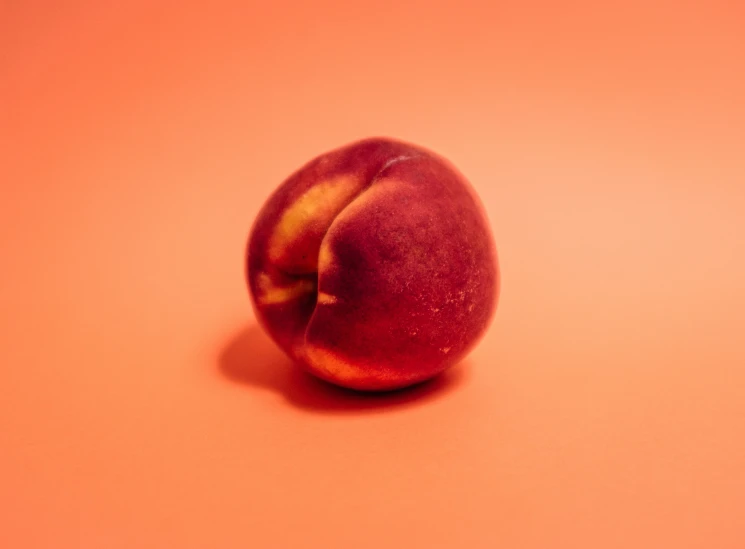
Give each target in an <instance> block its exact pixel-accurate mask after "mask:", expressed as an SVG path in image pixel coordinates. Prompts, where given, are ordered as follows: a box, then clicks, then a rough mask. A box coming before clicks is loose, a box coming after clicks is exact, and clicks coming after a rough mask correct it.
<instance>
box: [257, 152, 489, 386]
mask: <svg viewBox="0 0 745 549" xmlns="http://www.w3.org/2000/svg"><path fill="white" fill-rule="evenodd" d="M246 277H247V280H248V286H249V289H250V295H251V303H252V306H253V309H254V312H255V313H256V317H257V320H258V321H259V323H260V325H261V326H262V328H263V329H264V330H265V331H266V332H267V333H268V334H269V336H270V337H271V338H272V339H273V340H274V342H275V343H276V344H277V345H278V346H279V347H280V348H281V349H282V350H283V351H284V352H285V353H286V354H287V355H289V356H290V357H291V358H292V359H293V360H294V361H295V362H296V363H297V364H299V365H300V366H301V367H302V368H304V369H305V370H307V371H308V372H310V373H311V374H313V375H315V376H317V377H319V378H322V379H324V380H326V381H329V382H331V383H334V384H336V385H340V386H343V387H347V388H350V389H356V390H362V391H383V390H391V389H398V388H403V387H406V386H409V385H414V384H416V383H420V382H422V381H425V380H427V379H430V378H433V377H435V376H436V375H438V374H440V373H441V372H443V371H445V370H446V369H447V368H449V367H451V366H453V365H454V364H456V363H458V362H459V361H460V360H462V359H463V358H464V357H465V356H466V355H467V354H468V353H469V352H470V351H471V350H472V349H473V347H474V346H475V345H476V343H477V342H478V341H479V340H480V338H481V337H482V336H483V335H484V333H485V332H486V330H487V328H488V327H489V325H490V324H491V321H492V318H493V316H494V313H495V311H496V308H497V302H498V298H499V285H500V277H499V267H498V260H497V251H496V246H495V243H494V239H493V237H492V234H491V230H490V227H489V223H488V220H487V217H486V214H485V212H484V209H483V207H482V205H481V202H480V199H479V198H478V196H477V195H476V193H475V191H474V190H473V188H472V187H471V185H470V183H469V182H468V181H467V180H466V178H465V177H464V176H463V175H462V174H461V173H460V172H459V171H458V170H457V169H456V168H455V167H454V166H453V165H452V164H451V163H450V162H449V161H447V160H446V159H445V158H444V157H442V156H440V155H439V154H437V153H434V152H432V151H430V150H427V149H425V148H423V147H420V146H417V145H413V144H410V143H406V142H402V141H398V140H394V139H387V138H371V139H365V140H361V141H357V142H355V143H351V144H348V145H346V146H343V147H340V148H337V149H335V150H332V151H329V152H326V153H325V154H322V155H320V156H318V157H316V158H315V159H313V160H311V161H310V162H308V163H307V164H305V165H304V166H302V167H301V168H300V169H298V170H297V171H295V172H294V173H293V174H292V175H290V176H289V177H288V178H287V179H286V180H285V181H284V183H282V184H281V185H280V186H279V187H278V188H277V189H276V191H275V192H274V193H273V194H272V195H271V196H270V197H269V199H268V200H267V202H266V203H265V204H264V206H263V207H262V209H261V211H260V212H259V215H258V217H257V219H256V221H255V222H254V224H253V227H252V228H251V233H250V236H249V239H248V246H247V253H246Z"/></svg>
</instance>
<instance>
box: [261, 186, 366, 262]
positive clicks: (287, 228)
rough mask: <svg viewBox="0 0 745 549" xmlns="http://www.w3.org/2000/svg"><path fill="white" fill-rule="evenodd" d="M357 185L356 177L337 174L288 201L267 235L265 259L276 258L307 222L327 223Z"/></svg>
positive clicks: (320, 224) (349, 199) (297, 236)
mask: <svg viewBox="0 0 745 549" xmlns="http://www.w3.org/2000/svg"><path fill="white" fill-rule="evenodd" d="M361 187H362V182H361V181H360V180H359V179H358V178H356V177H354V176H351V175H340V176H337V177H334V178H332V179H329V180H328V181H324V182H322V183H318V184H317V185H314V186H313V187H311V188H310V189H308V190H307V191H306V192H305V193H304V194H302V195H301V196H300V197H299V198H298V199H297V200H296V201H295V202H294V203H292V204H290V206H289V207H288V208H287V210H286V211H285V212H284V213H283V214H282V216H281V217H280V219H279V222H278V223H277V226H276V227H275V228H274V231H273V232H272V234H271V236H270V237H269V249H268V255H269V260H270V261H274V262H276V261H280V260H281V259H282V257H283V256H284V254H285V252H286V250H287V249H288V247H289V246H291V245H292V243H293V242H295V241H296V240H298V239H299V238H300V237H301V236H302V235H303V232H304V231H307V230H308V227H309V226H321V227H328V226H329V225H330V224H331V222H332V221H333V219H334V218H335V217H336V216H337V215H338V214H339V212H341V211H342V210H343V209H344V207H345V206H346V205H347V204H348V203H349V202H350V201H351V200H352V198H354V196H355V194H357V193H358V192H359V191H360V189H361Z"/></svg>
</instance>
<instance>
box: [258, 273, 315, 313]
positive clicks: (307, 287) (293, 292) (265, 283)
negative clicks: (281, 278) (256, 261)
mask: <svg viewBox="0 0 745 549" xmlns="http://www.w3.org/2000/svg"><path fill="white" fill-rule="evenodd" d="M257 282H258V286H259V295H258V296H257V300H258V302H259V303H261V304H262V305H274V304H276V303H285V302H287V301H291V300H293V299H297V298H298V297H301V296H304V295H307V294H310V293H313V292H314V291H315V289H316V285H315V283H314V282H313V281H311V280H298V281H296V282H293V283H292V284H289V285H286V286H278V285H276V284H274V282H273V281H272V279H271V277H269V275H267V274H266V273H261V274H259V275H258V279H257Z"/></svg>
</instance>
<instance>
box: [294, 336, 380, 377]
mask: <svg viewBox="0 0 745 549" xmlns="http://www.w3.org/2000/svg"><path fill="white" fill-rule="evenodd" d="M302 355H303V357H304V358H305V361H306V362H307V363H308V365H309V366H310V367H311V368H313V369H314V370H316V371H317V372H319V373H322V374H325V375H326V376H328V377H331V378H332V379H337V380H339V381H341V382H342V383H344V382H348V383H349V382H352V383H353V382H355V381H357V380H361V379H364V378H367V377H369V376H368V375H366V374H364V373H362V372H361V371H360V368H359V366H355V365H354V364H352V363H350V362H348V361H347V360H345V359H344V358H342V357H340V356H339V355H337V354H336V353H334V352H332V351H329V350H328V349H323V348H321V347H315V346H313V345H306V346H305V347H304V348H303V350H302Z"/></svg>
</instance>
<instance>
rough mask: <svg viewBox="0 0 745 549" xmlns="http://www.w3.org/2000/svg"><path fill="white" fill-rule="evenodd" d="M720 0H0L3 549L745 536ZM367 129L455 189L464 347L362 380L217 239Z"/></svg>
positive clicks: (728, 7) (734, 221) (715, 540)
mask: <svg viewBox="0 0 745 549" xmlns="http://www.w3.org/2000/svg"><path fill="white" fill-rule="evenodd" d="M743 28H745V10H744V9H743V7H742V4H741V3H738V2H718V1H715V2H708V1H704V0H701V1H700V2H679V1H676V2H673V1H665V2H647V1H641V0H634V1H632V2H589V1H588V2H584V3H578V2H568V3H567V2H556V3H551V2H545V3H539V2H530V1H529V2H518V1H517V0H515V1H509V2H483V3H475V2H469V1H466V0H464V1H458V2H437V1H434V2H424V1H422V2H418V3H411V2H403V3H398V2H392V1H391V2H389V1H387V0H385V1H380V2H364V3H362V2H359V3H358V2H333V3H332V2H329V1H325V0H321V1H318V2H298V3H296V4H288V3H286V2H260V3H259V2H256V3H255V4H250V3H249V4H246V3H235V4H234V5H232V6H229V5H227V4H224V3H220V2H218V3H206V2H205V3H203V4H202V5H199V4H198V3H196V2H185V3H173V4H170V5H167V4H166V3H153V2H144V1H139V2H121V3H119V2H117V3H115V2H87V3H86V2H60V3H57V2H47V3H45V2H34V1H31V2H20V1H15V2H14V1H5V2H0V139H1V140H2V141H0V185H1V186H0V193H2V194H1V199H0V226H1V227H2V231H1V232H0V261H1V262H2V279H1V280H2V285H1V286H0V309H1V310H2V315H0V364H2V381H1V383H2V385H1V387H2V389H0V390H1V391H2V393H1V394H2V398H0V547H8V548H11V547H45V548H46V547H55V548H68V547H76V548H80V547H107V548H117V547H122V548H131V547H153V548H163V547H179V548H190V547H194V548H202V547H256V548H275V547H276V548H287V547H305V548H316V547H318V548H324V549H335V548H350V547H354V548H362V549H364V548H376V549H377V548H381V547H396V548H398V547H437V548H439V547H443V548H445V547H447V548H451V547H460V546H463V547H468V548H482V547H483V548H496V547H499V548H529V549H530V548H556V547H562V548H563V547H567V548H585V547H586V548H604V549H605V548H616V547H618V548H640V547H641V548H657V547H675V548H676V549H679V548H694V547H695V548H707V549H708V548H717V549H729V548H732V549H735V548H737V549H741V548H742V547H745V436H744V435H745V313H744V312H743V311H745V255H744V254H743V250H745V244H744V242H745V153H743V150H745V99H743V98H745V33H743ZM369 135H390V136H393V137H397V138H401V139H406V140H410V141H412V142H415V143H419V144H421V145H423V146H425V147H430V148H432V149H434V150H436V151H438V152H440V153H442V154H443V155H445V156H447V157H448V158H449V159H450V160H451V161H452V162H454V163H455V164H456V165H457V166H458V167H459V168H460V169H461V170H462V171H463V172H464V173H465V174H466V175H467V176H468V177H469V179H470V180H471V182H472V183H473V185H474V187H475V188H476V189H477V190H478V192H479V193H480V195H481V197H482V199H483V201H484V203H485V206H486V208H487V210H488V213H489V216H490V220H491V223H492V225H493V228H494V233H495V237H496V240H497V244H498V247H499V253H500V259H501V269H502V294H501V299H500V304H499V310H498V312H497V316H496V318H495V321H494V324H493V325H492V328H491V330H490V331H489V333H488V335H487V336H486V337H485V338H484V339H483V341H482V342H481V344H480V345H479V347H478V348H477V349H476V350H475V351H474V352H473V354H472V355H471V356H470V358H469V359H468V360H467V361H466V362H465V363H464V364H463V366H462V367H459V368H457V369H455V370H453V371H452V372H451V373H450V374H449V375H447V376H445V377H444V378H442V379H440V380H438V381H437V382H435V383H433V384H430V385H427V386H425V387H422V388H419V389H417V390H415V391H412V392H408V393H403V394H398V395H395V396H388V397H383V398H370V397H361V396H354V395H352V394H347V393H342V392H339V391H336V390H333V389H331V388H329V387H326V386H323V385H321V384H319V383H317V382H315V381H313V380H311V379H309V378H307V377H305V376H303V375H300V374H298V373H297V372H296V371H295V370H293V369H292V368H291V367H290V366H289V365H288V363H287V361H286V360H285V359H283V358H282V355H280V354H279V352H278V351H277V350H276V349H275V348H274V347H273V346H272V345H271V344H270V343H269V342H268V340H267V338H266V337H265V336H264V335H262V334H261V332H260V331H259V330H258V329H257V328H256V326H255V323H254V320H253V317H252V313H251V311H250V306H249V301H248V294H247V291H246V288H245V284H244V281H243V279H242V274H243V257H242V254H243V248H244V244H245V239H246V236H247V234H248V229H249V227H250V224H251V222H252V220H253V218H254V216H255V214H256V212H257V211H258V209H259V207H260V206H261V204H262V202H263V201H264V199H265V198H266V197H267V196H268V195H269V193H270V192H271V191H272V190H273V189H274V188H275V186H276V185H277V184H279V182H280V181H281V180H282V179H283V178H284V177H285V176H286V175H287V174H288V173H289V172H290V171H292V170H294V169H295V168H296V167H298V166H299V165H300V164H301V163H302V162H304V161H306V160H308V159H310V158H311V157H313V156H315V155H316V154H318V153H320V152H323V151H325V150H327V149H329V148H332V147H335V146H338V145H341V144H344V143H346V142H349V141H352V140H354V139H358V138H361V137H366V136H369Z"/></svg>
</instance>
